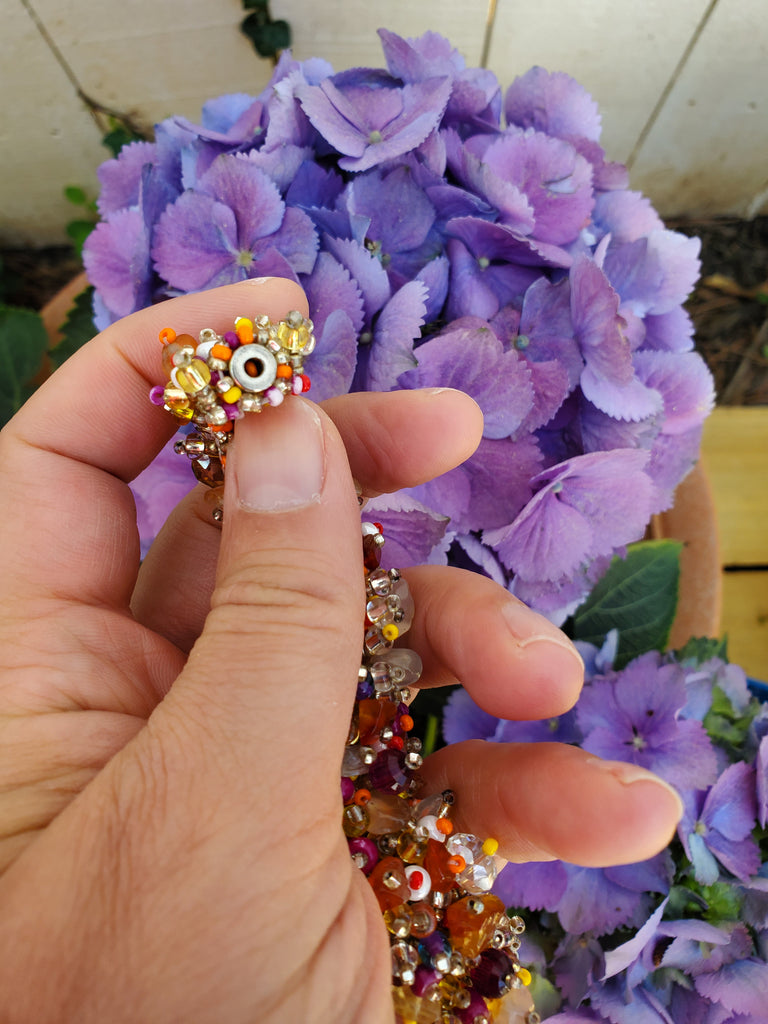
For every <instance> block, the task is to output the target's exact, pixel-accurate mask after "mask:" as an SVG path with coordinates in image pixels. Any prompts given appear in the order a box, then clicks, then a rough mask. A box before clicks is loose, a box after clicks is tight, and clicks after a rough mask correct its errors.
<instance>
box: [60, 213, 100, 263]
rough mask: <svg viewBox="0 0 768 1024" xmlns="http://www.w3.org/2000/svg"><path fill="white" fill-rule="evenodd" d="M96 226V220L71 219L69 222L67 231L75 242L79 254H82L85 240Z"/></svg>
mask: <svg viewBox="0 0 768 1024" xmlns="http://www.w3.org/2000/svg"><path fill="white" fill-rule="evenodd" d="M95 227H96V221H95V220H71V221H70V222H69V224H67V227H66V232H67V234H68V235H69V237H70V238H71V239H72V241H73V242H74V243H75V250H76V251H77V254H78V256H80V255H82V252H83V245H84V244H85V240H86V238H87V237H88V235H90V233H91V232H92V231H93V229H94V228H95Z"/></svg>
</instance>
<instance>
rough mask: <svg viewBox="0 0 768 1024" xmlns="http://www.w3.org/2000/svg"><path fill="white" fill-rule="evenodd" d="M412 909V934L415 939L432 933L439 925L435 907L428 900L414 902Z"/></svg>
mask: <svg viewBox="0 0 768 1024" xmlns="http://www.w3.org/2000/svg"><path fill="white" fill-rule="evenodd" d="M410 911H411V935H413V937H414V938H415V939H423V938H425V937H426V936H427V935H431V934H432V932H433V931H434V930H435V928H436V927H437V915H436V914H435V911H434V908H433V907H431V906H430V905H429V903H426V902H419V903H413V904H411V907H410Z"/></svg>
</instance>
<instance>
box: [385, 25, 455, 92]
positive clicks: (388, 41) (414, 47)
mask: <svg viewBox="0 0 768 1024" xmlns="http://www.w3.org/2000/svg"><path fill="white" fill-rule="evenodd" d="M378 35H379V39H380V40H381V48H382V50H383V51H384V60H385V61H386V64H387V68H388V69H389V73H390V74H391V75H393V76H394V77H395V78H399V79H401V80H402V81H403V82H421V81H423V80H424V79H425V78H439V77H441V76H447V77H449V78H453V77H454V75H456V74H457V73H458V72H460V71H463V70H464V67H465V66H466V65H465V61H464V58H463V57H462V55H461V54H460V53H459V51H458V50H456V49H454V47H453V46H451V44H450V42H449V41H448V40H447V39H446V38H445V37H444V36H441V35H439V34H438V33H437V32H425V33H424V34H423V35H421V36H419V37H418V38H417V39H410V38H409V39H404V38H403V37H402V36H398V35H396V34H395V33H394V32H390V31H389V30H388V29H386V28H380V29H379V31H378Z"/></svg>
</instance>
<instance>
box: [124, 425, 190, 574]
mask: <svg viewBox="0 0 768 1024" xmlns="http://www.w3.org/2000/svg"><path fill="white" fill-rule="evenodd" d="M182 436H183V435H182V434H181V433H178V434H176V435H174V437H172V438H171V440H170V441H169V442H168V443H167V444H166V445H165V447H164V448H163V449H162V450H161V451H160V453H159V454H158V455H157V456H156V457H155V459H154V460H153V461H152V462H151V463H150V464H149V465H148V466H147V468H146V469H145V470H143V472H141V473H139V475H138V476H137V477H136V478H135V479H134V480H132V481H131V490H132V491H133V497H134V500H135V502H136V519H137V525H138V529H139V539H140V541H141V557H142V558H144V556H145V555H146V553H147V551H148V550H149V546H150V544H151V543H152V541H153V540H154V539H155V537H156V536H157V535H158V533H159V532H160V530H161V528H162V526H163V524H164V523H165V521H166V519H167V518H168V516H169V515H170V514H171V512H172V511H173V509H174V508H175V507H176V506H177V505H178V503H179V502H180V501H181V499H182V498H184V497H185V496H186V495H187V494H189V492H190V491H191V490H192V488H193V487H194V486H195V484H196V480H195V476H194V474H193V472H192V468H191V466H190V464H189V459H187V458H185V457H184V456H181V455H177V454H176V453H175V452H174V450H173V446H174V444H175V443H176V441H177V440H179V438H180V437H182Z"/></svg>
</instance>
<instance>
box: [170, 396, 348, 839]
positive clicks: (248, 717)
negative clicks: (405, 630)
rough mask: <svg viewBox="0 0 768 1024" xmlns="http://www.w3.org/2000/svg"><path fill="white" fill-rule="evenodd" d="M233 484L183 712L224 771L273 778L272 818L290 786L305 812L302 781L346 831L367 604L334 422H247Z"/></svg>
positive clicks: (300, 413) (300, 408)
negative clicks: (345, 792)
mask: <svg viewBox="0 0 768 1024" xmlns="http://www.w3.org/2000/svg"><path fill="white" fill-rule="evenodd" d="M226 476H227V481H226V486H225V496H224V526H223V533H222V543H221V551H220V556H219V566H218V574H217V583H216V587H215V590H214V594H213V597H212V601H211V611H210V613H209V615H208V618H207V620H206V624H205V628H204V631H203V633H202V635H201V637H200V639H199V640H198V642H197V644H196V645H195V647H194V648H193V650H192V652H191V654H190V658H189V661H188V664H187V668H186V670H185V672H184V673H183V674H182V677H181V678H180V679H179V680H178V682H177V684H176V686H174V691H177V693H178V697H179V698H180V699H181V700H182V701H183V702H184V703H183V704H182V705H181V707H180V710H181V709H182V708H183V707H185V706H190V707H192V708H195V709H196V710H198V711H199V710H202V712H203V716H202V717H203V720H204V722H205V739H204V740H203V742H205V743H207V744H210V745H212V746H213V747H214V748H215V749H212V750H210V753H211V755H212V756H213V757H214V758H215V760H216V763H217V764H218V766H219V768H222V767H223V766H224V765H223V764H222V760H223V762H224V763H227V762H230V763H232V764H233V765H235V766H237V772H238V773H240V772H242V773H243V775H244V777H245V778H248V779H250V780H251V781H252V780H253V779H254V778H262V779H263V778H264V775H265V771H266V772H268V773H269V780H270V785H269V789H270V790H271V792H270V807H275V806H278V807H279V805H280V798H281V797H284V798H286V799H287V798H288V796H289V794H288V793H285V794H281V793H280V792H279V789H280V787H281V786H285V787H289V788H290V789H291V792H290V805H291V806H293V808H294V811H295V812H297V811H299V808H298V807H297V790H296V787H297V776H301V777H302V778H303V780H304V782H303V784H302V785H301V787H300V788H301V790H310V789H311V793H309V792H308V793H307V799H308V800H311V807H312V809H313V810H314V813H315V814H317V812H318V811H319V810H320V809H321V808H322V809H323V810H325V809H327V810H328V813H329V814H330V815H331V816H332V817H333V820H334V823H335V825H336V826H338V821H337V820H336V819H337V817H338V801H339V767H340V759H341V753H342V750H343V746H344V740H345V737H346V735H347V731H348V728H349V714H350V712H351V708H352V702H353V699H354V693H355V688H356V684H357V671H358V668H359V665H360V650H361V644H362V610H363V608H364V606H365V605H364V590H363V574H362V561H361V541H360V515H359V511H358V504H357V499H356V496H355V491H354V486H353V483H352V478H351V475H350V471H349V466H348V463H347V457H346V452H345V450H344V446H343V444H342V441H341V438H340V437H339V435H338V433H337V431H336V428H335V427H334V425H333V423H332V422H331V421H330V419H328V417H327V416H326V415H325V414H324V413H323V412H322V411H321V410H320V409H319V408H318V407H317V406H315V405H314V404H312V403H310V402H308V401H305V400H304V399H301V398H298V397H291V398H289V399H288V400H286V401H285V402H284V403H283V405H281V406H279V407H278V408H276V409H269V410H267V411H265V412H264V413H262V414H259V415H255V414H250V415H246V416H245V417H244V418H243V419H241V420H240V421H239V422H238V424H237V428H236V437H235V440H234V442H233V444H232V446H231V449H230V454H229V456H228V459H227V469H226ZM177 688H178V689H177ZM222 740H223V742H222ZM310 762H311V766H312V786H311V787H308V786H306V770H307V767H308V765H309V764H310ZM318 801H320V807H318ZM308 809H309V808H308ZM269 811H270V808H269V807H267V808H265V809H264V812H265V813H267V814H269Z"/></svg>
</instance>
